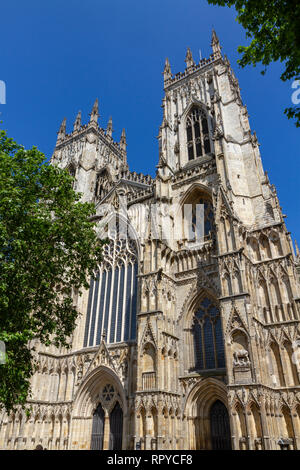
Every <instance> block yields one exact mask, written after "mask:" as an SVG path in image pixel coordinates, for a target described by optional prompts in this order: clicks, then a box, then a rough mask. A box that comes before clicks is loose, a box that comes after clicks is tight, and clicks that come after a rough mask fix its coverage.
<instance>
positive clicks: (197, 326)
mask: <svg viewBox="0 0 300 470" xmlns="http://www.w3.org/2000/svg"><path fill="white" fill-rule="evenodd" d="M193 336H194V350H195V370H204V369H218V368H223V367H225V355H224V342H223V334H222V327H221V318H220V313H219V309H218V308H217V307H216V306H215V304H214V303H213V302H212V301H211V300H210V299H209V298H208V297H205V298H204V299H203V300H202V302H201V304H200V306H199V308H198V310H197V311H196V313H195V315H194V319H193Z"/></svg>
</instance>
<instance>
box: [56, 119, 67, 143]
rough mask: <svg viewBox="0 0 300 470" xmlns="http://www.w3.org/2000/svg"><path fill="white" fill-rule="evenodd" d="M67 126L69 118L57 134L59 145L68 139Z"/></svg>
mask: <svg viewBox="0 0 300 470" xmlns="http://www.w3.org/2000/svg"><path fill="white" fill-rule="evenodd" d="M66 125H67V118H64V119H63V122H62V123H61V125H60V128H59V131H58V133H57V143H59V142H61V141H62V140H64V138H65V137H66Z"/></svg>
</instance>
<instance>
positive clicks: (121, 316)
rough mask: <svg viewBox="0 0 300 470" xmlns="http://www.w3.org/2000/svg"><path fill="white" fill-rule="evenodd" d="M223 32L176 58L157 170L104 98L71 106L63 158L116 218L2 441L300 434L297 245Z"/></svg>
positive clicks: (215, 442) (258, 439)
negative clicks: (118, 129)
mask: <svg viewBox="0 0 300 470" xmlns="http://www.w3.org/2000/svg"><path fill="white" fill-rule="evenodd" d="M211 45H212V54H211V55H210V57H209V58H208V59H202V60H200V62H199V63H198V64H196V63H195V62H194V60H193V57H192V54H191V51H190V50H189V49H188V51H187V55H186V60H185V62H186V69H185V71H184V72H183V73H177V74H175V75H173V74H172V72H171V67H170V64H169V61H168V59H167V60H166V63H165V69H164V74H163V75H164V92H165V94H164V98H163V103H162V108H163V121H162V125H161V127H160V130H159V135H158V141H159V160H158V165H157V171H156V176H155V178H152V177H151V176H147V175H143V174H137V173H136V172H132V171H129V168H128V165H127V157H126V136H125V131H123V132H122V136H121V140H120V142H115V141H114V140H113V137H112V132H113V130H112V121H111V120H109V123H108V126H107V128H106V129H105V130H104V129H102V128H100V127H99V125H98V118H99V113H98V101H97V100H96V102H95V104H94V107H93V109H92V112H91V114H90V120H89V123H88V124H82V123H81V113H78V115H77V118H76V120H75V124H74V128H73V131H72V132H71V133H69V134H68V133H66V121H65V120H64V121H63V123H62V125H61V127H60V130H59V132H58V138H57V143H56V147H55V150H54V154H53V156H52V160H51V162H52V164H56V165H59V166H60V167H63V168H68V169H69V171H70V173H71V174H72V175H73V176H74V185H75V189H76V190H77V191H79V192H81V193H82V198H83V200H85V201H93V202H95V204H96V216H95V227H96V230H97V231H98V233H99V237H102V236H103V234H104V233H107V232H106V230H107V227H108V226H111V225H112V224H111V221H112V218H114V220H115V222H116V223H115V224H113V227H114V230H111V231H110V233H109V236H110V238H109V243H108V244H106V245H105V248H104V254H103V263H102V264H101V266H99V269H98V271H97V272H96V273H95V276H94V278H92V279H91V281H90V288H89V290H88V291H85V292H84V293H83V295H81V296H79V295H77V294H76V292H74V302H75V303H76V305H77V308H78V310H79V312H80V315H79V317H78V320H77V326H76V329H75V331H74V334H73V336H72V338H71V349H69V350H65V349H61V350H57V349H55V348H54V347H48V348H46V347H39V349H38V351H37V353H36V359H37V362H38V369H37V371H36V373H35V375H34V376H33V378H32V396H31V398H30V399H29V404H30V406H31V408H32V412H31V414H30V416H26V415H25V413H24V412H23V411H22V410H21V409H20V410H18V411H17V412H15V413H13V414H11V415H10V416H7V415H6V414H5V413H3V415H2V416H1V427H0V447H1V448H2V449H3V448H5V449H33V448H35V447H36V446H37V445H38V444H41V445H42V446H43V447H46V448H47V449H98V450H102V449H103V450H105V449H150V450H151V449H152V450H156V449H157V450H161V449H185V450H189V449H190V450H192V449H233V450H235V449H252V450H260V449H280V448H282V446H283V445H285V446H287V447H289V448H290V449H300V382H299V379H300V352H299V350H298V346H300V328H299V322H300V280H299V277H300V276H299V273H300V257H299V252H298V250H297V252H296V253H294V250H293V245H292V240H291V237H290V234H289V232H288V231H287V229H286V226H285V222H284V215H283V214H282V212H281V208H280V205H279V202H278V198H277V194H276V189H275V187H274V186H273V185H272V184H270V181H269V179H268V176H267V173H266V172H264V170H263V166H262V161H261V156H260V152H259V144H258V141H257V137H256V134H255V133H252V132H251V129H250V126H249V120H248V114H247V108H246V106H245V105H244V104H243V102H242V99H241V95H240V89H239V85H238V81H237V79H236V77H235V75H234V72H233V70H232V68H231V66H230V63H229V61H228V59H227V57H226V56H225V55H222V53H221V47H220V43H219V40H218V38H217V36H216V33H215V32H213V35H212V44H211ZM122 201H123V202H122ZM124 201H125V202H126V210H122V207H123V204H124ZM153 207H155V216H157V214H159V215H160V217H158V218H156V219H155V221H154V222H153V217H152V216H153V214H154V212H153V210H152V208H153ZM123 208H124V207H123ZM185 208H188V210H187V212H185ZM197 208H200V209H199V211H198V209H197ZM198 212H199V213H200V215H201V217H198V218H197V214H198ZM116 214H117V215H116ZM186 214H187V219H189V220H190V221H191V224H187V223H186ZM198 215H199V214H198ZM154 218H155V217H154ZM200 219H201V220H200ZM199 220H200V222H201V223H200V224H199V226H200V225H201V227H202V229H201V230H200V229H199V227H198V225H197V224H198V222H199ZM197 221H198V222H197ZM163 226H164V227H163ZM122 227H123V228H122ZM124 227H125V230H123V229H124ZM166 227H167V228H166ZM178 231H179V232H180V234H181V235H180V236H175V232H178ZM124 233H125V234H126V236H123V235H124ZM121 235H122V236H121Z"/></svg>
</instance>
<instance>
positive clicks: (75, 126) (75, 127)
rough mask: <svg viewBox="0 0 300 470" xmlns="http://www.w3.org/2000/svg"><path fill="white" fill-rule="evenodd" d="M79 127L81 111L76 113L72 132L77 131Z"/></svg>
mask: <svg viewBox="0 0 300 470" xmlns="http://www.w3.org/2000/svg"><path fill="white" fill-rule="evenodd" d="M80 127H81V111H78V114H77V116H76V119H75V122H74V128H73V130H74V131H78V130H79V129H80Z"/></svg>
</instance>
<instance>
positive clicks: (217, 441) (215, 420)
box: [210, 400, 231, 450]
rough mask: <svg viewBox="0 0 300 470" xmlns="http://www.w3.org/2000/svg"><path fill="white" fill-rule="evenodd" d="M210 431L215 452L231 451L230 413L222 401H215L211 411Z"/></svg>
mask: <svg viewBox="0 0 300 470" xmlns="http://www.w3.org/2000/svg"><path fill="white" fill-rule="evenodd" d="M210 430H211V444H212V449H213V450H231V439H230V426H229V416H228V411H227V408H226V406H225V405H224V404H223V403H222V402H221V401H220V400H217V401H215V402H214V403H213V405H212V407H211V409H210Z"/></svg>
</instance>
